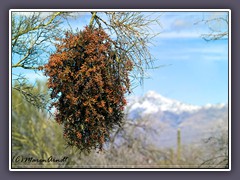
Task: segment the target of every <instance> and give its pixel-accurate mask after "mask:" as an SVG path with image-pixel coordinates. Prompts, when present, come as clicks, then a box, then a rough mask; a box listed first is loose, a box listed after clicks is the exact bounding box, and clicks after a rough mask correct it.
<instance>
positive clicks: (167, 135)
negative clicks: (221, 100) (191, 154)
mask: <svg viewBox="0 0 240 180" xmlns="http://www.w3.org/2000/svg"><path fill="white" fill-rule="evenodd" d="M126 110H127V112H126V113H127V116H128V118H129V119H131V120H139V119H145V120H147V121H149V122H150V124H151V125H152V126H153V127H155V128H156V129H158V131H160V132H161V136H160V137H158V138H157V139H158V143H160V144H161V145H167V146H173V145H174V144H175V145H176V133H177V129H181V132H182V139H183V143H186V142H192V141H200V140H201V139H203V138H205V137H208V136H210V135H211V134H212V133H213V132H217V131H220V129H225V130H226V128H228V105H227V104H207V105H205V106H195V105H190V104H185V103H182V102H180V101H177V100H174V99H169V98H166V97H164V96H162V95H160V94H157V93H156V92H154V91H149V92H147V93H146V94H145V95H144V96H143V97H130V98H128V105H127V108H126Z"/></svg>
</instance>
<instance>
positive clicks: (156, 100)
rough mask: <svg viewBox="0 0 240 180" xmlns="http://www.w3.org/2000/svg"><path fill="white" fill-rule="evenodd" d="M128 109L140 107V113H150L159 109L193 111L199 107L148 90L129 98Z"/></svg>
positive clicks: (132, 109) (174, 111) (175, 111)
mask: <svg viewBox="0 0 240 180" xmlns="http://www.w3.org/2000/svg"><path fill="white" fill-rule="evenodd" d="M129 101H130V102H129V104H128V108H129V111H134V110H137V109H141V111H142V114H144V115H146V114H152V113H157V112H159V111H168V112H173V113H176V114H180V113H182V112H195V111H197V110H199V109H200V108H201V107H199V106H194V105H189V104H184V103H182V102H180V101H177V100H173V99H169V98H166V97H164V96H162V95H160V94H157V93H156V92H154V91H149V92H147V93H146V95H145V96H144V97H140V98H132V99H129Z"/></svg>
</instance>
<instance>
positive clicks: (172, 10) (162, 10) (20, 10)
mask: <svg viewBox="0 0 240 180" xmlns="http://www.w3.org/2000/svg"><path fill="white" fill-rule="evenodd" d="M14 11H17V12H34V11H40V12H55V11H71V12H89V11H97V12H103V11H136V12H143V11H144V12H170V11H171V12H210V11H212V12H223V11H224V12H228V13H229V17H228V19H229V25H228V28H229V29H228V31H229V32H228V33H229V34H228V46H229V47H228V52H229V54H228V65H229V66H228V90H229V91H228V97H229V99H228V111H229V117H228V123H229V127H228V132H229V152H228V153H229V169H183V168H182V169H172V168H171V169H107V168H106V169H37V168H36V169H12V167H11V155H12V154H11V152H12V149H11V127H12V124H11V117H12V103H11V102H12V96H11V94H12V70H11V62H12V59H11V55H12V49H11V42H12V41H11V32H12V26H11V14H12V12H14ZM9 171H231V10H230V9H10V10H9Z"/></svg>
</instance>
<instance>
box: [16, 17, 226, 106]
mask: <svg viewBox="0 0 240 180" xmlns="http://www.w3.org/2000/svg"><path fill="white" fill-rule="evenodd" d="M89 15H90V14H83V15H82V16H80V17H79V18H78V19H71V20H69V23H70V24H71V26H72V28H73V29H76V28H77V27H78V28H79V29H81V28H82V27H83V26H84V25H85V24H88V22H89V18H90V16H89ZM219 15H221V14H219V13H217V12H214V13H203V12H164V13H162V16H161V17H160V22H161V27H159V26H156V25H153V26H152V29H153V30H154V31H155V32H161V33H160V35H159V36H158V37H156V38H155V39H154V44H155V46H150V52H151V53H152V54H153V56H154V57H155V58H156V59H157V60H156V62H155V65H156V66H163V67H161V68H158V69H154V70H148V71H147V74H148V76H149V78H148V79H145V81H144V84H143V86H138V87H137V88H135V89H134V90H133V93H132V95H136V96H141V95H144V94H145V93H146V92H148V91H149V90H153V91H156V92H157V93H159V94H161V95H163V96H166V97H168V98H172V99H176V100H179V101H182V102H185V103H188V104H194V105H205V104H208V103H211V104H216V103H227V101H228V40H227V39H225V40H219V41H210V42H206V41H204V40H203V39H202V38H201V37H200V35H201V34H204V33H207V32H209V29H208V28H207V26H206V24H196V25H194V23H195V22H197V21H200V20H201V19H203V18H205V19H207V18H214V17H215V16H216V17H217V16H219ZM65 25H66V26H67V24H65ZM216 26H218V27H217V28H220V29H224V28H226V26H223V25H221V24H220V25H219V24H218V25H216ZM14 71H15V70H14ZM17 71H18V70H17ZM22 72H23V73H25V74H26V76H29V77H30V78H31V80H32V81H34V79H35V78H41V77H42V76H40V75H37V74H34V73H33V72H30V71H22Z"/></svg>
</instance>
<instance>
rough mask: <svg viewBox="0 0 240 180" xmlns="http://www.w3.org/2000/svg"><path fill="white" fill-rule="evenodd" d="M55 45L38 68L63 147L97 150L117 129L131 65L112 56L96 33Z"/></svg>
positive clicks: (86, 31) (109, 45) (102, 35)
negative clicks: (60, 127) (45, 81)
mask: <svg viewBox="0 0 240 180" xmlns="http://www.w3.org/2000/svg"><path fill="white" fill-rule="evenodd" d="M59 41H60V43H59V44H57V45H56V48H57V51H56V53H54V54H52V55H51V56H50V59H49V62H48V64H46V65H45V67H44V69H45V75H46V76H48V77H49V78H48V87H49V88H50V89H51V99H52V100H53V102H52V106H54V107H55V108H56V112H55V120H56V121H57V122H58V123H59V124H62V125H63V127H64V137H65V138H66V140H67V144H68V145H69V146H76V147H77V148H78V149H80V150H81V151H86V152H90V150H91V149H100V150H101V149H102V147H103V144H104V142H106V141H108V140H109V136H110V133H111V130H113V128H115V127H116V126H121V123H122V119H123V110H124V106H125V105H126V100H125V98H124V94H125V93H126V92H129V87H130V83H129V78H128V73H129V71H130V70H131V69H132V61H130V60H129V59H124V58H121V57H124V56H121V55H119V53H116V52H117V51H116V49H114V47H115V46H114V41H113V40H111V39H110V38H109V36H108V35H107V34H106V33H105V32H104V30H103V29H101V28H98V29H93V28H89V27H86V28H85V29H84V30H83V31H80V32H79V33H77V34H73V33H69V32H67V33H66V34H65V38H63V39H59Z"/></svg>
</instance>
